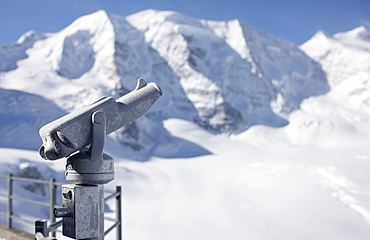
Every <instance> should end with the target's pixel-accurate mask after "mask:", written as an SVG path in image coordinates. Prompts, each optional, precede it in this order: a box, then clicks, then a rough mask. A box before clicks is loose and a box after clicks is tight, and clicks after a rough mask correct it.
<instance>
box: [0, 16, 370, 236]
mask: <svg viewBox="0 0 370 240" xmlns="http://www.w3.org/2000/svg"><path fill="white" fill-rule="evenodd" d="M99 17H100V18H101V19H103V20H101V21H97V19H99ZM86 19H90V20H94V21H92V22H93V23H94V24H91V23H90V24H89V21H86ZM127 32H129V33H130V34H127ZM200 33H201V34H200ZM369 36H370V32H369V30H367V29H366V28H363V27H360V28H358V29H354V30H352V31H350V32H346V33H338V34H335V35H333V36H329V35H327V34H325V33H322V32H320V33H318V34H316V35H315V36H314V37H313V38H312V39H311V40H309V41H308V42H307V43H305V44H304V45H302V46H300V47H299V48H298V47H295V46H293V45H292V44H290V43H287V42H285V41H284V40H281V39H278V38H276V37H274V36H271V35H268V34H265V33H262V32H260V31H258V30H256V29H253V28H251V27H249V26H247V25H244V24H242V23H240V22H239V21H237V20H235V21H229V22H213V21H206V20H197V19H192V18H189V17H186V16H183V15H181V14H177V13H173V12H158V11H154V10H148V11H144V12H141V13H138V14H135V15H132V16H129V17H126V18H123V17H119V16H114V15H109V14H107V13H105V12H98V13H95V15H94V14H92V15H89V16H85V17H83V18H80V19H78V20H76V21H75V22H74V23H73V24H71V25H70V26H69V27H67V28H66V29H64V30H62V31H61V32H59V33H53V34H41V33H36V32H32V33H28V34H27V35H25V36H24V38H23V39H20V40H19V42H18V43H17V44H20V45H17V44H15V45H13V46H8V47H6V48H5V47H4V48H2V49H0V68H1V70H2V72H0V87H1V89H0V90H1V92H0V93H1V95H0V100H1V101H0V123H1V124H2V125H1V128H0V133H1V134H2V137H1V138H0V175H6V174H8V173H9V172H11V173H13V174H18V175H21V174H24V173H26V172H27V173H29V172H32V173H34V175H35V176H39V177H41V178H44V179H49V178H50V177H55V178H57V180H58V181H65V179H64V166H65V160H64V159H62V160H57V161H45V160H42V159H41V157H39V156H38V152H37V147H38V146H39V145H41V140H39V139H38V136H37V131H38V129H39V127H41V126H42V125H43V124H45V123H46V122H48V121H51V120H53V119H55V118H58V117H60V116H61V115H63V114H65V113H66V112H69V111H71V110H73V109H75V108H78V107H79V106H80V105H83V104H87V103H88V102H91V101H90V100H91V99H94V98H96V97H97V96H99V95H101V94H110V95H113V96H115V97H117V96H119V94H123V93H126V92H127V90H132V89H133V87H132V86H131V85H132V84H134V83H135V80H136V78H137V77H136V75H135V74H142V76H144V77H145V78H146V80H147V81H148V82H150V81H157V80H158V84H159V85H160V87H161V88H162V89H163V91H164V96H163V100H162V101H161V102H158V104H157V105H156V106H155V107H154V108H153V109H152V110H151V111H150V112H148V114H147V115H146V116H144V117H142V118H141V119H140V121H137V123H134V124H132V125H130V126H129V127H128V128H126V129H123V130H121V131H118V132H117V133H114V134H112V135H110V136H108V137H107V141H106V147H105V150H106V152H107V153H108V154H110V155H111V156H112V157H113V158H114V160H115V173H116V178H115V180H114V181H112V182H111V183H109V184H108V186H106V188H114V187H115V186H116V185H121V186H122V187H123V202H124V206H123V226H122V228H123V233H124V239H129V240H151V239H153V240H157V239H161V240H173V239H176V240H182V239H184V240H185V239H186V240H188V239H192V240H208V239H209V240H218V239H219V240H221V239H233V240H244V239H254V240H255V239H257V240H270V239H274V240H275V239H277V240H280V239H281V240H283V239H284V240H285V239H300V240H304V239H307V240H311V239H315V240H327V239H339V240H350V239H351V240H352V239H359V240H365V239H368V238H369V236H370V192H369V189H370V175H369V171H370V148H369V144H370V115H369V113H370V111H369V110H370V108H369V106H370V105H369V101H370V100H369V99H370V88H369V87H370V86H369V83H370V71H369V69H370V60H369V59H370V53H369V49H370V47H369V46H370V38H369ZM207 41H209V42H207ZM22 42H23V43H24V42H25V43H24V44H23V45H22ZM31 43H32V44H31ZM33 43H34V44H33ZM104 43H109V44H104ZM208 43H209V44H210V45H209V46H208ZM211 45H212V46H218V49H216V50H214V49H213V48H212V47H211ZM148 46H149V47H148ZM8 49H13V50H14V49H18V50H17V51H18V55H17V54H10V52H11V51H8ZM25 49H27V50H25ZM71 51H72V52H73V51H77V53H78V54H76V55H77V56H74V55H73V54H72V55H71ZM141 52H144V53H145V54H144V56H145V57H143V56H141V55H140V54H139V53H141ZM25 54H26V55H28V58H27V56H25ZM112 54H113V55H112ZM73 56H74V57H76V58H78V59H77V60H76V59H74V58H73ZM79 60H80V64H77V63H78V62H79ZM222 60H225V62H224V63H223V64H221V63H222V62H223V61H222ZM367 60H369V61H367ZM38 61H40V62H41V63H44V65H42V69H40V70H36V68H38V65H37V63H38ZM74 61H77V62H74ZM76 64H77V65H76ZM73 66H75V68H73ZM141 66H142V68H140V67H141ZM217 66H222V67H220V69H218V68H217ZM34 68H35V69H34ZM225 69H226V70H225ZM72 70H73V71H72ZM135 71H137V72H135ZM151 76H152V78H151ZM134 77H135V78H134ZM132 78H134V79H132ZM99 79H105V80H106V81H99ZM128 79H130V81H131V82H130V81H129V80H128ZM13 80H14V81H13ZM39 86H40V87H39ZM41 86H42V87H41ZM53 89H55V92H53V91H52V90H53ZM70 89H71V90H70ZM45 111H46V112H47V113H49V114H45V113H44V115H43V114H41V113H43V112H45ZM243 111H245V112H243ZM39 113H40V114H41V115H39ZM249 117H250V118H249ZM23 119H25V120H24V121H23ZM20 141H21V142H20ZM20 143H21V144H20ZM134 147H136V149H139V151H137V150H135V148H134ZM25 189H27V187H25V186H24V185H17V187H16V190H18V191H17V192H18V193H17V194H20V195H21V196H23V197H24V196H26V197H28V198H30V199H47V197H48V196H47V193H45V194H43V190H42V188H41V190H37V191H29V190H25ZM28 189H29V188H28ZM5 190H6V184H4V183H3V182H1V184H0V191H5ZM46 190H47V189H46ZM46 192H47V191H46ZM46 201H47V200H46ZM0 207H1V209H6V199H3V198H0ZM15 207H16V208H17V212H16V214H18V215H19V216H22V217H24V218H27V219H32V220H34V219H35V218H36V219H39V218H48V214H49V212H48V209H47V208H43V207H29V206H27V205H21V204H15ZM107 210H114V205H113V203H108V205H107ZM0 221H3V222H4V221H5V218H4V217H1V216H0ZM16 226H17V227H19V228H22V229H26V230H28V231H31V232H32V231H33V226H26V225H23V224H17V225H16ZM112 237H114V235H113V236H112ZM60 238H61V237H60ZM110 239H111V238H110Z"/></svg>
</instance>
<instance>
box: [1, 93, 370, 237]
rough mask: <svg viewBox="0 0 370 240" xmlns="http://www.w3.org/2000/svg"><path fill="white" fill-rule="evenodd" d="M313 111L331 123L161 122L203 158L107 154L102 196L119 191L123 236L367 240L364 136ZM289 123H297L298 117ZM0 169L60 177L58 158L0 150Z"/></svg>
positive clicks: (341, 120) (369, 212)
mask: <svg viewBox="0 0 370 240" xmlns="http://www.w3.org/2000/svg"><path fill="white" fill-rule="evenodd" d="M319 100H321V99H319ZM312 101H316V100H315V99H314V100H312ZM317 111H319V112H321V114H324V115H326V114H331V115H332V116H333V117H330V118H329V120H332V121H331V124H329V123H325V122H324V121H323V122H319V123H318V122H312V127H311V128H306V129H303V130H302V131H299V129H294V130H292V131H291V130H290V129H289V128H293V127H294V125H292V126H291V125H288V126H286V127H284V128H279V129H275V128H269V127H264V126H255V127H253V128H252V129H250V130H248V131H246V132H245V133H242V134H240V135H233V136H231V137H228V136H225V135H212V134H210V133H208V132H206V131H205V130H203V129H201V128H200V127H199V126H197V125H195V124H194V123H190V122H186V121H184V120H178V119H169V120H167V121H166V122H165V127H166V129H167V130H169V131H170V133H171V134H172V135H174V136H177V137H180V138H183V139H186V140H188V141H190V142H192V143H195V144H197V145H199V146H201V147H203V148H204V149H207V150H208V151H209V152H210V154H208V155H204V156H199V157H194V158H158V157H154V158H152V159H151V160H150V161H147V162H139V161H132V160H127V159H122V158H120V157H118V156H115V153H114V152H113V153H111V155H112V156H114V158H115V171H116V179H115V180H114V181H113V182H112V183H110V184H109V186H107V188H113V187H114V186H115V185H122V186H123V191H124V195H123V200H124V208H123V219H124V224H123V232H124V238H125V239H202V240H203V239H249V238H251V239H367V238H368V236H369V235H370V227H369V224H370V194H369V192H368V189H369V185H370V179H369V175H368V170H369V169H370V161H369V158H370V149H369V148H368V147H367V146H366V145H367V144H366V140H367V139H368V136H370V135H369V133H370V129H369V128H367V132H366V131H365V132H364V131H359V130H360V129H359V128H358V129H356V128H355V127H353V128H349V125H346V123H348V121H351V120H348V118H347V117H348V116H340V115H339V113H327V112H326V111H321V110H320V109H317ZM295 115H296V116H295V118H296V119H299V118H301V119H299V120H302V121H305V120H306V115H305V114H304V113H303V112H300V113H296V114H295ZM329 120H328V121H329ZM297 121H298V120H297ZM354 121H356V120H354ZM319 128H321V129H320V130H319V131H321V132H322V133H323V134H321V135H320V134H318V135H317V134H315V133H316V132H317V131H318V129H319ZM307 129H311V130H307ZM361 130H364V128H361ZM365 130H366V129H365ZM293 133H294V134H297V135H298V134H300V135H301V136H296V135H291V134H293ZM310 134H311V135H312V136H311V141H307V139H309V135H310ZM316 136H318V137H316ZM312 138H314V139H312ZM298 139H301V140H305V139H306V141H305V142H303V141H301V142H299V143H300V144H297V143H296V141H298ZM0 162H1V169H2V170H1V172H2V173H4V172H6V171H9V168H13V169H12V171H13V172H16V171H17V170H16V169H14V168H19V169H22V168H24V167H25V166H26V165H27V166H28V165H31V166H38V168H39V169H40V171H42V172H43V174H44V176H45V178H48V177H51V176H53V177H57V178H58V180H63V177H64V172H63V168H64V160H59V161H55V162H49V161H44V160H41V158H40V157H39V156H38V154H37V153H36V152H33V151H25V150H23V151H22V150H14V149H4V148H2V149H0ZM2 186H3V185H2ZM2 188H3V187H2ZM27 194H29V196H31V197H33V198H35V196H37V194H36V195H35V194H31V193H27ZM1 204H2V205H3V204H4V202H2V203H1ZM111 205H113V204H111ZM3 206H4V205H3ZM16 208H17V211H18V210H19V209H22V211H23V214H24V215H25V217H26V216H27V217H31V216H40V215H38V214H39V213H40V212H38V211H40V210H41V213H42V216H40V217H45V218H47V216H48V209H41V208H38V209H33V211H32V212H30V211H29V210H30V209H29V208H27V209H24V208H23V207H22V205H16ZM111 208H112V209H114V206H111Z"/></svg>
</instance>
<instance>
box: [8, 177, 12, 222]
mask: <svg viewBox="0 0 370 240" xmlns="http://www.w3.org/2000/svg"><path fill="white" fill-rule="evenodd" d="M12 176H13V174H11V173H9V174H8V228H12V215H13V200H12V196H13V179H12Z"/></svg>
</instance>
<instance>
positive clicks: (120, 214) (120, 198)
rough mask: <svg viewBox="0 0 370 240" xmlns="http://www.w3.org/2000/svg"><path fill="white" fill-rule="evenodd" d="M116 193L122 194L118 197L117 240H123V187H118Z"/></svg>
mask: <svg viewBox="0 0 370 240" xmlns="http://www.w3.org/2000/svg"><path fill="white" fill-rule="evenodd" d="M116 192H119V193H120V194H119V195H118V196H117V197H116V219H117V221H118V222H119V224H118V225H117V230H116V239H117V240H121V239H122V226H123V224H122V190H121V186H117V187H116Z"/></svg>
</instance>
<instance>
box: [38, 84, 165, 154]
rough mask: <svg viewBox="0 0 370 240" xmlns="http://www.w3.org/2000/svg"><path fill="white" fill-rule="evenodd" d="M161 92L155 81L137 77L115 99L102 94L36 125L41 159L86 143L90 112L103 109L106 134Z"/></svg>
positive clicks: (139, 113) (146, 107)
mask: <svg viewBox="0 0 370 240" xmlns="http://www.w3.org/2000/svg"><path fill="white" fill-rule="evenodd" d="M162 94H163V93H162V90H161V89H160V88H159V87H158V85H157V84H156V83H153V82H152V83H146V82H145V81H144V80H143V79H139V80H138V84H137V87H136V88H135V90H134V91H132V92H130V93H128V94H126V95H124V96H122V97H121V98H119V99H117V100H114V99H113V98H111V97H103V98H101V99H99V100H98V101H96V102H95V103H93V104H91V105H89V106H86V107H84V108H81V109H79V110H76V111H74V112H72V113H70V114H67V115H65V116H64V117H61V118H59V119H57V120H55V121H53V122H51V123H49V124H47V125H45V126H43V127H42V128H41V129H40V131H39V133H40V137H41V139H42V141H43V145H42V146H41V148H40V155H41V156H42V157H43V158H44V159H48V160H56V159H59V158H63V157H67V156H69V155H71V154H72V153H74V152H76V151H78V150H80V149H82V148H84V147H85V146H87V145H89V144H90V141H91V134H92V129H91V128H92V126H91V115H92V114H93V113H94V112H104V113H105V116H106V119H107V120H106V134H110V133H112V132H114V131H115V130H117V129H119V128H121V127H123V126H125V125H127V124H130V123H131V122H133V121H135V120H136V119H138V118H139V117H141V116H142V115H144V114H145V113H146V112H147V111H148V110H149V109H150V108H151V107H152V106H153V105H154V103H155V102H156V101H157V100H158V99H159V98H160V97H161V96H162Z"/></svg>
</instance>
